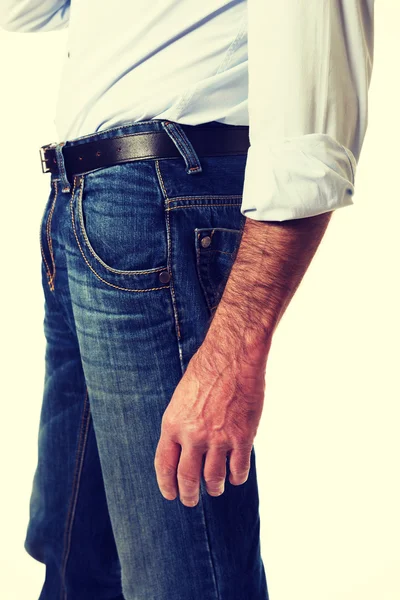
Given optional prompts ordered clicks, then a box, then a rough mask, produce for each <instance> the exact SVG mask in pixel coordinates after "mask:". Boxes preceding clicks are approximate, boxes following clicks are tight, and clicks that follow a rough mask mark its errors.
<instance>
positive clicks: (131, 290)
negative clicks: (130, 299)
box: [70, 195, 169, 293]
mask: <svg viewBox="0 0 400 600" xmlns="http://www.w3.org/2000/svg"><path fill="white" fill-rule="evenodd" d="M70 210H71V219H72V228H73V230H74V235H75V239H76V242H77V244H78V248H79V250H80V252H81V254H82V257H83V260H84V261H85V263H86V264H87V266H88V267H89V269H90V270H91V271H92V273H94V275H96V277H97V278H98V279H100V281H102V282H103V283H105V284H106V285H109V286H110V287H113V288H115V289H117V290H123V291H125V292H137V293H139V292H152V291H155V290H163V289H166V288H169V285H163V286H160V287H155V288H146V289H131V288H127V287H122V286H119V285H115V284H114V283H110V282H109V281H106V280H105V279H103V278H102V277H101V276H100V275H99V274H98V273H97V271H95V269H94V268H93V267H92V265H91V264H90V262H89V261H88V259H87V257H86V255H85V253H84V252H83V249H82V246H81V243H80V241H79V238H78V233H77V231H76V225H75V218H74V207H73V196H72V195H71V200H70Z"/></svg>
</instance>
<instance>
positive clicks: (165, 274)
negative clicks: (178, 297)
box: [159, 271, 171, 283]
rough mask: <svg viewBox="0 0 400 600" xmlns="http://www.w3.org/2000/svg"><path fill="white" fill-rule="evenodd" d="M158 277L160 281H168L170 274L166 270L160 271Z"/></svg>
mask: <svg viewBox="0 0 400 600" xmlns="http://www.w3.org/2000/svg"><path fill="white" fill-rule="evenodd" d="M159 279H160V281H161V283H168V281H169V280H170V279H171V275H170V274H169V273H168V271H162V272H161V273H160V275H159Z"/></svg>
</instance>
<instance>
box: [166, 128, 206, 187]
mask: <svg viewBox="0 0 400 600" xmlns="http://www.w3.org/2000/svg"><path fill="white" fill-rule="evenodd" d="M161 125H162V126H163V129H164V131H165V132H166V133H167V134H168V135H169V137H170V138H171V140H172V141H173V142H174V144H175V146H176V147H177V148H178V150H179V152H180V154H181V155H182V157H183V159H184V161H185V165H186V173H187V174H188V175H194V174H195V173H201V172H202V170H203V169H202V167H201V163H200V159H199V157H198V156H197V154H196V151H195V149H194V148H193V145H192V142H191V141H190V140H189V138H188V136H187V135H186V133H185V131H184V130H183V128H182V127H181V124H180V123H175V122H174V121H162V122H161Z"/></svg>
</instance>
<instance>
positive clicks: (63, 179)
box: [54, 142, 71, 192]
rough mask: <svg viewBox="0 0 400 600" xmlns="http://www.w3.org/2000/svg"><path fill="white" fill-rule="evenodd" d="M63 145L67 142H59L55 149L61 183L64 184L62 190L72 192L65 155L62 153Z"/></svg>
mask: <svg viewBox="0 0 400 600" xmlns="http://www.w3.org/2000/svg"><path fill="white" fill-rule="evenodd" d="M63 146H65V142H60V143H59V144H57V145H56V146H55V148H54V149H55V153H56V159H57V166H58V170H59V173H60V179H61V184H62V186H63V188H62V191H63V192H70V191H71V184H70V182H69V181H68V177H67V172H66V169H65V163H64V156H63V153H62V149H63Z"/></svg>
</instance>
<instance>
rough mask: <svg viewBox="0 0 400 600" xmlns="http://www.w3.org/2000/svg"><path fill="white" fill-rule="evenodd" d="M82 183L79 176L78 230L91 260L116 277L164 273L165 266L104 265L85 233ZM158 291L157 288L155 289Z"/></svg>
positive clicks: (82, 177) (82, 179)
mask: <svg viewBox="0 0 400 600" xmlns="http://www.w3.org/2000/svg"><path fill="white" fill-rule="evenodd" d="M83 183H84V176H81V178H80V191H79V196H78V202H77V205H78V206H77V208H78V216H79V224H80V229H81V232H82V235H83V239H84V240H85V244H86V246H87V248H88V250H89V252H90V253H91V254H92V256H93V258H94V259H95V260H97V261H98V262H99V263H100V264H101V265H102V266H103V267H104V268H105V269H107V271H110V272H111V273H115V274H117V275H127V276H135V275H148V274H151V273H158V272H159V271H165V270H166V268H167V267H166V266H164V267H154V269H148V270H128V271H125V270H122V269H114V268H113V267H110V266H109V265H107V263H105V262H104V261H103V260H102V259H101V258H100V256H99V255H98V254H96V252H95V250H94V248H93V246H92V245H91V243H90V241H89V237H88V235H87V232H86V228H85V224H84V221H83ZM122 289H127V288H122ZM157 289H158V288H157Z"/></svg>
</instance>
